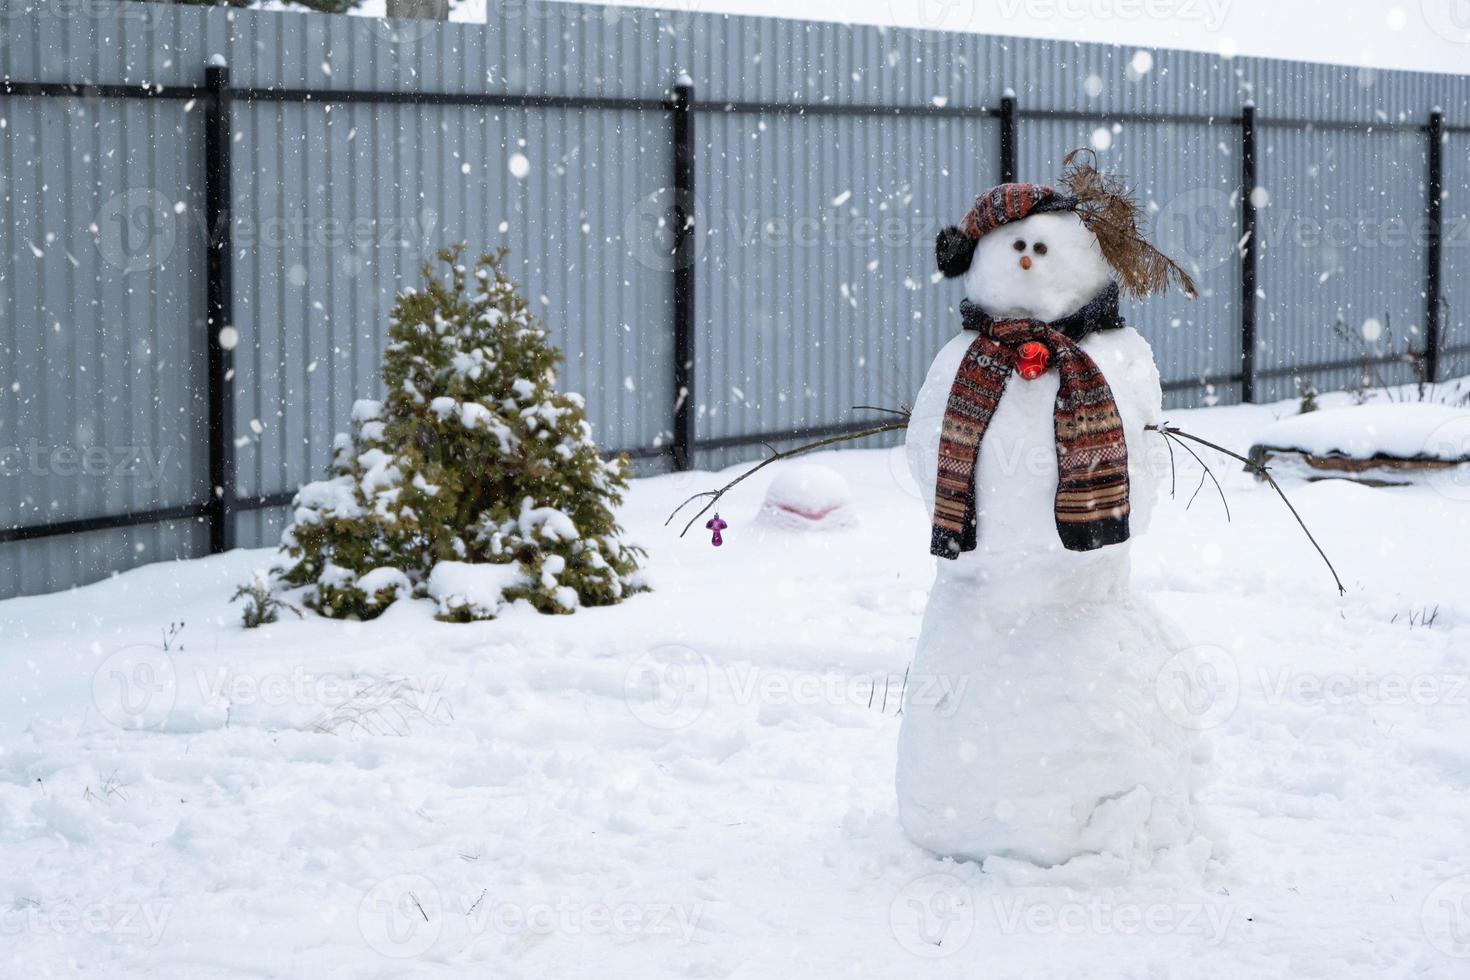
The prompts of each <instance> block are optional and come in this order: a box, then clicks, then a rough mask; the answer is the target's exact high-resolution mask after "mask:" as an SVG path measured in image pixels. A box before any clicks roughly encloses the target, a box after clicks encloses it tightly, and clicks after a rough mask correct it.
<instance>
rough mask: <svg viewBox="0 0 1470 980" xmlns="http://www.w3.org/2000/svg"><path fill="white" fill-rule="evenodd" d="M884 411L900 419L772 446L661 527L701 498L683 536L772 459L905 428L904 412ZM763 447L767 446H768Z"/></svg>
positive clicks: (666, 523)
mask: <svg viewBox="0 0 1470 980" xmlns="http://www.w3.org/2000/svg"><path fill="white" fill-rule="evenodd" d="M884 411H888V412H893V413H894V414H896V415H900V416H902V418H901V419H900V420H899V421H897V422H884V423H883V424H882V425H875V426H872V427H871V428H867V429H859V430H858V431H857V432H847V433H843V434H840V435H835V436H828V437H827V438H825V439H818V440H817V441H816V442H809V443H807V444H805V445H803V446H797V447H796V448H795V449H787V450H785V451H784V452H777V451H776V450H774V449H772V450H771V455H769V456H767V457H766V458H765V459H763V460H761V461H760V462H759V463H757V464H755V465H754V466H752V467H751V468H750V469H748V470H746V471H745V472H744V473H741V474H740V475H739V476H737V477H736V478H735V479H733V480H731V481H730V482H729V483H727V484H725V485H724V486H723V487H720V488H719V489H718V490H702V491H700V492H699V493H696V494H694V495H693V496H691V497H689V498H688V499H687V500H685V501H684V502H683V503H682V504H680V505H679V506H677V507H675V508H674V511H673V513H671V514H670V515H669V516H668V519H667V520H665V521H664V527H668V526H669V523H670V522H671V521H673V519H674V518H675V517H678V516H679V512H680V511H682V510H683V509H684V508H685V507H688V506H689V505H690V504H692V503H694V502H695V501H696V500H704V501H705V504H704V506H703V507H701V508H700V509H699V510H698V512H696V513H695V515H694V516H693V517H691V518H689V523H687V524H685V525H684V530H682V531H680V532H679V537H681V538H682V537H683V536H684V535H686V534H688V533H689V529H690V528H692V527H693V526H694V523H695V522H696V521H698V520H699V519H700V518H701V517H703V516H704V515H705V514H707V513H709V511H710V509H711V508H712V507H714V506H715V505H716V504H718V503H719V502H720V499H721V498H722V497H724V496H725V494H727V493H729V492H730V491H731V490H733V489H735V487H736V486H738V485H739V484H740V483H742V482H744V481H745V480H747V479H749V478H750V477H752V476H754V475H755V474H756V473H758V472H760V471H761V470H763V469H765V468H766V467H767V466H770V465H771V464H772V463H774V462H777V461H779V460H783V459H790V458H791V457H792V456H800V455H802V454H803V453H809V452H811V451H812V450H814V449H822V448H825V447H827V446H835V445H837V444H838V443H840V442H851V441H853V440H854V439H866V438H867V437H868V436H876V435H881V434H882V433H884V432H894V431H896V430H898V429H906V428H908V424H909V413H908V412H904V411H901V410H899V409H891V408H890V409H884ZM767 448H770V447H769V446H768V447H767Z"/></svg>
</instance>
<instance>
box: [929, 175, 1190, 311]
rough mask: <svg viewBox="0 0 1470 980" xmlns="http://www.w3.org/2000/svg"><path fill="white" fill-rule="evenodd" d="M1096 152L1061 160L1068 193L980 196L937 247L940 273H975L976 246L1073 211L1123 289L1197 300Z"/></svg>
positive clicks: (1026, 187)
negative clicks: (1180, 293)
mask: <svg viewBox="0 0 1470 980" xmlns="http://www.w3.org/2000/svg"><path fill="white" fill-rule="evenodd" d="M1096 160H1097V156H1096V154H1094V153H1093V152H1092V151H1091V150H1086V149H1082V150H1073V151H1072V152H1071V153H1068V154H1067V157H1066V159H1065V160H1063V161H1062V167H1063V170H1062V183H1063V184H1064V185H1066V188H1067V191H1068V193H1067V194H1062V193H1060V192H1058V191H1056V190H1054V189H1053V188H1050V187H1043V186H1041V185H1038V184H1001V185H999V186H998V187H993V188H991V189H990V190H988V191H986V192H985V193H984V194H981V195H980V197H979V198H977V199H976V201H975V204H974V206H973V207H971V209H970V211H969V213H967V214H966V215H965V219H964V221H963V222H961V224H960V225H951V226H950V227H948V228H945V229H944V230H943V231H941V232H940V233H939V237H938V238H937V239H936V240H935V242H934V257H935V260H936V261H937V262H938V265H939V271H940V272H942V273H944V275H946V276H949V277H955V276H962V275H964V274H965V272H966V271H967V270H968V269H969V268H970V262H971V260H972V259H973V258H974V255H975V243H976V242H977V241H979V239H980V237H981V236H982V235H985V234H986V233H988V232H990V231H992V230H994V229H995V228H997V227H999V226H1000V225H1003V224H1006V223H1009V222H1011V221H1019V220H1021V219H1022V218H1026V217H1029V216H1030V215H1032V214H1044V213H1047V212H1056V211H1073V212H1076V214H1077V217H1079V218H1081V219H1082V223H1083V224H1084V225H1086V226H1087V229H1088V231H1090V232H1092V234H1093V237H1095V238H1096V239H1097V244H1098V248H1099V249H1100V250H1101V251H1102V255H1103V259H1104V260H1105V261H1106V262H1107V263H1108V265H1109V266H1110V267H1112V269H1113V271H1114V272H1115V273H1117V275H1118V278H1119V280H1120V285H1121V286H1122V287H1123V288H1124V289H1126V290H1127V291H1128V292H1129V293H1130V294H1132V295H1133V296H1137V297H1140V298H1141V297H1144V296H1148V295H1150V294H1152V293H1161V292H1163V291H1164V290H1166V289H1168V288H1169V286H1170V284H1171V283H1172V284H1176V285H1178V286H1179V287H1180V288H1182V289H1183V290H1184V294H1185V295H1186V296H1188V297H1189V298H1190V299H1193V298H1194V297H1195V296H1196V295H1197V290H1196V289H1195V285H1194V280H1193V279H1191V278H1190V276H1189V273H1187V272H1185V271H1184V270H1183V269H1182V268H1180V267H1179V264H1178V263H1176V262H1175V261H1174V260H1172V259H1170V258H1169V257H1168V256H1167V255H1165V254H1164V253H1163V252H1160V251H1159V250H1158V249H1156V248H1154V247H1153V246H1152V245H1150V244H1149V243H1148V242H1147V241H1146V240H1145V239H1144V237H1143V232H1142V231H1141V230H1140V228H1139V225H1140V223H1141V222H1140V219H1141V217H1142V209H1141V208H1139V206H1138V202H1137V200H1135V199H1134V197H1133V193H1132V191H1130V190H1129V189H1128V185H1127V184H1125V183H1124V182H1123V180H1122V178H1120V177H1117V176H1115V175H1112V174H1105V173H1103V172H1102V171H1100V170H1098V169H1097V166H1096Z"/></svg>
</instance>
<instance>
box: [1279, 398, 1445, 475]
mask: <svg viewBox="0 0 1470 980" xmlns="http://www.w3.org/2000/svg"><path fill="white" fill-rule="evenodd" d="M1256 443H1257V444H1258V445H1261V446H1264V447H1267V448H1270V449H1294V450H1297V451H1299V452H1304V453H1310V454H1311V455H1313V456H1346V457H1347V458H1349V459H1373V458H1374V457H1379V456H1388V457H1393V458H1395V459H1433V460H1442V461H1445V462H1470V411H1467V410H1466V409H1463V408H1456V407H1454V406H1451V405H1435V404H1430V403H1427V402H1409V403H1405V402H1397V403H1391V404H1370V405H1353V406H1351V407H1348V408H1333V409H1322V410H1320V411H1316V412H1307V413H1306V414H1304V415H1295V416H1292V417H1291V418H1284V419H1280V420H1279V421H1276V422H1273V423H1272V424H1271V425H1268V426H1266V427H1265V428H1264V429H1262V430H1261V432H1260V433H1259V435H1258V436H1257V437H1256Z"/></svg>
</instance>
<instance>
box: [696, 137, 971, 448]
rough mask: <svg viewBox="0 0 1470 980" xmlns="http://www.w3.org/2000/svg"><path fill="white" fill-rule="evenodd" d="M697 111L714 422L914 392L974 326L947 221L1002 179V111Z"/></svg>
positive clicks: (770, 421)
mask: <svg viewBox="0 0 1470 980" xmlns="http://www.w3.org/2000/svg"><path fill="white" fill-rule="evenodd" d="M697 126H699V127H701V128H700V130H699V132H700V134H701V135H700V136H699V137H698V139H699V143H700V149H701V152H700V153H699V155H698V160H699V164H700V169H699V172H698V174H697V176H696V187H697V188H708V190H707V191H701V192H700V195H699V196H700V198H701V205H702V210H703V215H702V218H703V221H702V224H703V226H704V228H705V231H704V233H703V234H702V235H701V237H700V253H699V256H698V268H699V272H700V281H699V286H698V295H699V297H700V310H699V326H700V332H699V336H698V339H697V341H696V349H697V355H696V366H697V374H696V382H695V401H696V411H697V413H698V422H697V425H696V429H697V433H698V436H699V438H700V439H701V440H705V439H714V440H719V439H730V438H736V437H741V436H750V435H752V434H760V433H773V432H787V431H791V430H793V429H797V428H806V427H818V428H820V427H828V426H835V425H843V424H853V423H855V422H860V421H864V420H867V419H872V418H875V417H876V416H875V415H874V413H872V412H854V411H853V410H852V409H853V406H855V405H858V404H868V405H873V404H877V405H899V404H902V403H904V402H906V401H908V400H911V399H912V397H913V394H914V392H915V391H917V389H918V385H919V383H920V382H921V381H922V380H923V377H924V372H925V371H926V370H927V368H928V366H929V362H930V360H932V358H933V356H934V354H935V353H936V352H937V351H938V349H939V347H941V346H942V345H943V344H944V342H945V341H946V340H947V339H948V338H949V337H951V336H953V334H954V332H955V331H956V330H957V329H958V319H957V317H958V313H957V312H956V310H955V307H956V304H957V303H958V301H959V299H960V295H961V294H960V291H959V288H958V287H957V286H956V285H955V284H954V283H945V282H940V283H936V282H934V281H933V277H934V275H935V273H934V236H935V234H936V233H937V232H938V230H939V228H940V227H941V226H942V225H944V224H949V223H952V222H953V221H955V220H958V218H959V217H960V215H962V214H963V212H964V210H965V208H967V207H968V206H969V203H970V201H971V200H972V199H973V197H974V195H975V194H976V193H978V191H979V190H981V189H983V188H984V187H986V186H989V185H990V184H993V183H994V182H995V181H996V176H997V174H998V172H999V163H998V158H997V147H998V143H999V132H998V126H997V124H996V122H995V120H994V119H992V118H990V117H989V115H988V114H977V115H975V116H973V117H965V118H957V117H930V118H926V117H903V118H891V119H887V118H885V119H878V118H872V117H863V116H833V115H821V116H810V117H806V118H802V117H797V116H793V115H789V114H774V113H765V114H757V113H723V112H712V113H702V114H700V116H699V118H698V121H697ZM935 201H940V202H943V203H944V204H945V206H946V210H945V211H943V212H941V213H936V212H935V211H934V210H933V204H932V202H935ZM890 441H891V439H890ZM871 444H872V445H880V444H882V443H880V442H874V443H871ZM741 458H749V449H748V447H739V448H736V449H714V450H707V451H705V452H702V453H701V454H700V457H699V462H700V465H705V466H719V465H724V464H725V463H727V462H733V461H735V460H738V459H741Z"/></svg>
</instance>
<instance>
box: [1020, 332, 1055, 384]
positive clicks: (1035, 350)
mask: <svg viewBox="0 0 1470 980" xmlns="http://www.w3.org/2000/svg"><path fill="white" fill-rule="evenodd" d="M1050 363H1051V351H1049V350H1047V349H1046V345H1045V344H1043V343H1041V342H1040V341H1036V340H1028V341H1026V342H1025V343H1024V344H1022V345H1021V346H1019V347H1017V348H1016V373H1017V374H1019V375H1020V376H1021V377H1023V378H1025V379H1026V380H1027V381H1035V380H1036V379H1037V378H1039V377H1041V376H1042V375H1043V374H1045V373H1046V368H1047V365H1049V364H1050Z"/></svg>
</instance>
